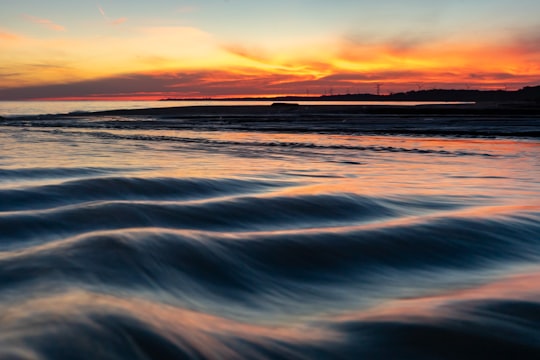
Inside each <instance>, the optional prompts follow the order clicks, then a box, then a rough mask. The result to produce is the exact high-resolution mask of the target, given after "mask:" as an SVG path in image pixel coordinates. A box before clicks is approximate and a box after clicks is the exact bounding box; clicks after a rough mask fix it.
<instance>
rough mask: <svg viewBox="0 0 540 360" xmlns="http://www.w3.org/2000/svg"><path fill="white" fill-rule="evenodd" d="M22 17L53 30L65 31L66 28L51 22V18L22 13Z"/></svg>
mask: <svg viewBox="0 0 540 360" xmlns="http://www.w3.org/2000/svg"><path fill="white" fill-rule="evenodd" d="M24 18H25V19H26V20H28V21H30V22H32V23H34V24H38V25H42V26H44V27H46V28H48V29H50V30H54V31H66V28H65V27H63V26H62V25H58V24H56V23H55V22H53V21H52V20H49V19H42V18H39V17H36V16H32V15H24Z"/></svg>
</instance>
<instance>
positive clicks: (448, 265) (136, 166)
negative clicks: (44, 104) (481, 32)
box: [0, 103, 540, 360]
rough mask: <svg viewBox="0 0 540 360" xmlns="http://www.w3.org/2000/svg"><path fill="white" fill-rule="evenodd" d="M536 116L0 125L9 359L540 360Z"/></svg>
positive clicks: (539, 116)
mask: <svg viewBox="0 0 540 360" xmlns="http://www.w3.org/2000/svg"><path fill="white" fill-rule="evenodd" d="M539 121H540V113H539V112H538V110H537V109H536V108H535V107H534V106H524V105H523V104H519V105H516V104H505V105H501V104H487V105H485V104H484V105H471V104H464V105H455V104H452V105H425V106H413V107H411V106H408V107H404V106H402V107H400V106H332V105H317V106H315V105H313V106H306V105H296V104H291V103H286V104H283V103H281V104H276V105H274V106H261V105H252V106H249V105H247V106H219V105H217V106H191V107H185V106H184V107H165V108H152V109H131V110H129V109H121V110H108V111H99V112H94V111H84V109H82V111H76V112H71V113H64V114H59V115H54V114H38V115H36V114H33V115H22V116H5V117H4V118H3V119H1V120H0V149H1V152H0V199H1V201H0V234H1V235H0V237H1V240H2V241H1V243H0V284H1V287H0V314H2V315H1V323H2V326H1V327H0V357H1V358H17V359H18V358H21V359H33V358H39V359H57V358H67V359H70V358H73V359H75V358H77V359H95V358H100V359H111V360H112V359H115V360H116V359H141V360H143V359H144V360H146V359H181V358H202V359H223V358H227V359H229V358H230V359H234V358H237V359H242V358H258V359H358V358H369V359H391V358H403V359H456V358H459V359H477V358H520V359H536V358H538V356H540V346H539V344H540V331H539V329H540V318H539V317H538V314H539V313H540V302H539V300H538V299H539V298H540V297H539V296H540V267H539V266H538V264H539V261H540V201H539V199H540V183H539V182H538V179H540V162H539V160H538V159H540V142H539V135H540V130H539Z"/></svg>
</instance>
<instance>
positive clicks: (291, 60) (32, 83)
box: [0, 0, 540, 100]
mask: <svg viewBox="0 0 540 360" xmlns="http://www.w3.org/2000/svg"><path fill="white" fill-rule="evenodd" d="M539 14H540V1H538V0H512V1H506V0H467V1H461V0H459V1H458V0H456V1H433V0H406V1H404V0H378V1H362V0H333V1H328V0H324V1H323V0H274V1H255V0H249V1H248V0H199V1H195V0H192V1H182V0H153V1H134V0H99V1H95V0H77V1H72V0H17V1H11V0H0V100H19V99H85V98H90V99H113V98H118V99H160V98H164V97H220V96H228V97H231V96H246V95H247V96H271V95H285V94H297V95H306V94H309V95H320V94H338V93H374V92H375V89H376V84H381V89H382V92H383V93H389V92H398V91H405V90H418V89H430V88H472V89H505V88H506V89H509V90H515V89H518V88H521V87H523V86H527V85H540V16H539Z"/></svg>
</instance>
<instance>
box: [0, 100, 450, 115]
mask: <svg viewBox="0 0 540 360" xmlns="http://www.w3.org/2000/svg"><path fill="white" fill-rule="evenodd" d="M274 102H275V101H273V100H268V101H262V100H261V101H258V100H257V101H255V100H250V101H245V100H244V101H242V100H227V101H220V100H193V101H187V100H186V101H0V116H4V117H17V116H24V115H50V114H67V113H77V112H92V111H106V110H117V109H147V108H166V107H171V106H216V105H224V106H242V105H263V106H266V105H272V103H274ZM293 103H295V104H304V105H349V106H350V105H403V106H414V105H425V104H460V102H429V101H294V102H293Z"/></svg>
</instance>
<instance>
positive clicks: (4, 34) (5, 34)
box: [0, 31, 19, 40]
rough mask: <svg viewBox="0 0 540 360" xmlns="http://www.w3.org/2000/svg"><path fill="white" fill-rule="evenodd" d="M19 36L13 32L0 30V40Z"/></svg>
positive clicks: (15, 38) (13, 38) (14, 38)
mask: <svg viewBox="0 0 540 360" xmlns="http://www.w3.org/2000/svg"><path fill="white" fill-rule="evenodd" d="M17 39H19V37H18V36H17V35H15V34H11V33H8V32H3V31H0V40H17Z"/></svg>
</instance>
